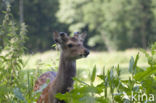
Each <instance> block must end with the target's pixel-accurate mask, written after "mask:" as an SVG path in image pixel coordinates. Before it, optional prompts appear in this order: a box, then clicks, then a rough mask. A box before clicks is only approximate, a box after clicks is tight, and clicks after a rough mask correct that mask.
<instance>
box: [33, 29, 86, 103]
mask: <svg viewBox="0 0 156 103" xmlns="http://www.w3.org/2000/svg"><path fill="white" fill-rule="evenodd" d="M85 36H86V34H85V33H82V34H81V35H80V33H75V35H74V36H73V37H69V36H67V34H66V33H63V32H61V33H57V32H54V33H53V38H54V41H55V42H56V44H58V45H60V48H61V55H60V63H59V68H58V73H57V75H56V74H55V73H54V72H47V73H45V74H43V75H41V76H40V77H39V79H38V80H37V81H36V83H35V88H34V90H37V89H39V88H40V86H41V85H42V84H44V83H45V82H46V80H47V79H50V83H49V84H48V86H47V87H46V88H45V89H44V90H43V92H42V94H41V96H40V98H39V100H38V102H37V103H65V102H64V101H60V100H58V99H56V98H55V95H56V94H57V93H65V92H68V91H70V90H71V89H72V88H73V82H74V81H73V79H72V78H73V77H75V75H76V59H79V58H82V57H87V56H88V54H89V51H88V50H87V49H86V48H85V47H84V46H83V41H84V38H85ZM55 75H56V77H55Z"/></svg>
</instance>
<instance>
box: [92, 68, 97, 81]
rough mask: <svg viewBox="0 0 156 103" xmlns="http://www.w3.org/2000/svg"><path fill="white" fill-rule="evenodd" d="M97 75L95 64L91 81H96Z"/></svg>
mask: <svg viewBox="0 0 156 103" xmlns="http://www.w3.org/2000/svg"><path fill="white" fill-rule="evenodd" d="M95 77H96V65H95V66H94V68H93V71H92V75H91V82H94V80H95Z"/></svg>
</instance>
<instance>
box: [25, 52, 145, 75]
mask: <svg viewBox="0 0 156 103" xmlns="http://www.w3.org/2000/svg"><path fill="white" fill-rule="evenodd" d="M138 52H139V50H137V49H133V50H126V51H115V52H94V51H91V53H90V55H89V56H88V57H87V58H82V59H79V60H77V69H78V75H81V76H83V78H87V77H88V74H89V73H90V72H91V70H92V68H93V67H94V66H95V65H96V67H97V73H98V74H100V73H101V72H102V71H103V68H105V69H106V71H107V70H108V69H110V68H111V67H112V66H117V65H118V64H119V65H120V68H121V70H122V78H125V77H127V75H128V74H127V73H128V66H129V60H130V58H131V56H133V57H134V58H135V56H136V55H137V53H138ZM24 59H25V61H27V65H26V67H25V69H26V70H34V69H37V68H38V69H41V70H43V71H49V70H51V67H52V68H53V67H58V63H59V51H52V50H50V51H46V52H44V53H36V54H33V55H26V56H24ZM138 65H139V66H141V67H145V66H147V62H146V58H145V56H144V54H142V53H140V59H139V62H138Z"/></svg>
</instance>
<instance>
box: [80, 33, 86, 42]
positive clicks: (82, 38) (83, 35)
mask: <svg viewBox="0 0 156 103" xmlns="http://www.w3.org/2000/svg"><path fill="white" fill-rule="evenodd" d="M86 36H87V33H86V32H83V33H81V34H80V40H82V41H84V40H85V38H86Z"/></svg>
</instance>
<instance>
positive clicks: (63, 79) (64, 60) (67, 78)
mask: <svg viewBox="0 0 156 103" xmlns="http://www.w3.org/2000/svg"><path fill="white" fill-rule="evenodd" d="M75 75H76V60H71V59H68V57H65V55H64V54H63V53H61V56H60V64H59V70H58V75H57V77H56V80H57V83H58V85H59V86H58V87H60V88H58V91H59V92H61V93H65V92H67V91H69V89H70V88H72V86H73V82H74V81H73V77H75Z"/></svg>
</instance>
